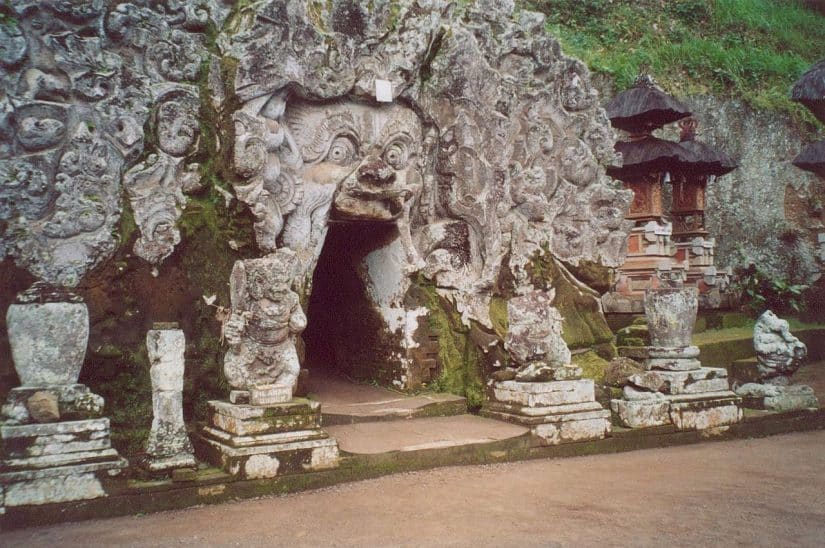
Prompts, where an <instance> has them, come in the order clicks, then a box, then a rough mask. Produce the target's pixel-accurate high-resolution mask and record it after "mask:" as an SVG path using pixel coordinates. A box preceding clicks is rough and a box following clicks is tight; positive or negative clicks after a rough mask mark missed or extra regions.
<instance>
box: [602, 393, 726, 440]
mask: <svg viewBox="0 0 825 548" xmlns="http://www.w3.org/2000/svg"><path fill="white" fill-rule="evenodd" d="M740 404H741V398H739V397H738V396H736V394H734V393H733V392H730V391H727V390H726V391H719V392H711V393H705V394H694V395H676V396H661V397H660V398H653V399H645V400H620V399H616V400H611V402H610V408H611V410H612V411H613V413H614V414H615V415H616V417H617V418H618V421H619V423H620V424H621V425H622V426H625V427H627V428H649V427H651V426H663V425H667V424H673V425H674V426H676V428H678V429H679V430H707V429H710V428H719V427H723V426H729V425H731V424H736V423H737V422H740V421H741V420H742V409H741V407H740Z"/></svg>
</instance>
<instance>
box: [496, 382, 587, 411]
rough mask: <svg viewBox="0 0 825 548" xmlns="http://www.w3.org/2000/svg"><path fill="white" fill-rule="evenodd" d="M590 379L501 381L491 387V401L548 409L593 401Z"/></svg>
mask: <svg viewBox="0 0 825 548" xmlns="http://www.w3.org/2000/svg"><path fill="white" fill-rule="evenodd" d="M595 397H596V396H595V388H594V385H593V380H592V379H579V380H572V381H551V382H518V381H503V382H497V383H495V384H494V385H493V400H494V401H497V402H500V403H509V404H515V405H520V406H525V407H548V406H554V405H566V404H576V403H588V402H592V401H594V400H595Z"/></svg>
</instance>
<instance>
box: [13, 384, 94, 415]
mask: <svg viewBox="0 0 825 548" xmlns="http://www.w3.org/2000/svg"><path fill="white" fill-rule="evenodd" d="M44 395H49V396H51V397H52V398H53V399H54V400H56V403H57V410H56V411H57V412H56V413H54V415H55V416H54V417H53V419H52V420H60V421H64V422H67V421H78V420H84V419H93V418H97V417H100V415H101V413H102V411H103V398H101V397H100V396H98V395H97V394H94V393H92V392H91V391H90V390H89V387H88V386H86V385H83V384H60V385H53V386H42V387H22V386H21V387H17V388H12V389H11V390H10V391H9V394H8V396H7V398H6V404H5V405H4V406H3V410H2V411H3V416H4V418H5V423H6V424H31V423H37V422H51V420H49V421H43V420H39V417H38V416H37V413H36V412H34V413H33V411H34V410H33V409H31V402H32V399H33V398H37V397H38V396H44Z"/></svg>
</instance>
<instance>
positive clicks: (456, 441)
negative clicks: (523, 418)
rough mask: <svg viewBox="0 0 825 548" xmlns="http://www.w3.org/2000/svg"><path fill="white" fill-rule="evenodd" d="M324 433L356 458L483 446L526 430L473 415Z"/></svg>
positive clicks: (353, 426)
mask: <svg viewBox="0 0 825 548" xmlns="http://www.w3.org/2000/svg"><path fill="white" fill-rule="evenodd" d="M325 430H326V431H327V432H328V433H329V434H330V435H331V436H334V437H335V438H336V439H337V440H338V443H339V445H340V447H341V450H342V451H346V452H347V453H353V454H359V455H375V454H381V453H394V452H399V453H404V452H410V451H418V450H425V449H441V448H447V447H460V446H468V445H476V444H487V443H494V442H499V441H502V440H507V439H512V438H517V437H520V436H523V435H524V434H526V433H527V432H528V431H529V430H528V429H527V428H526V427H524V426H521V425H516V424H511V423H506V422H501V421H498V420H492V419H488V418H483V417H479V416H475V415H454V416H448V417H424V418H418V419H413V420H407V421H382V422H363V423H354V424H342V425H336V426H328V427H326V428H325Z"/></svg>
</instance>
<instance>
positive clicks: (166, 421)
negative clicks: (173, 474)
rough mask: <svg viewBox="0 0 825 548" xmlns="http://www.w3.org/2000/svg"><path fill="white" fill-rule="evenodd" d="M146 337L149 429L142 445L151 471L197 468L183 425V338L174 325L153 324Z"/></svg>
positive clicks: (184, 345) (184, 343)
mask: <svg viewBox="0 0 825 548" xmlns="http://www.w3.org/2000/svg"><path fill="white" fill-rule="evenodd" d="M154 327H155V328H154V329H151V330H150V331H149V332H148V333H147V334H146V350H147V353H148V354H149V362H150V363H151V364H152V366H151V368H150V370H149V374H150V376H151V378H152V412H153V415H154V416H153V417H152V430H151V431H150V432H149V440H148V441H147V443H146V453H147V454H148V456H149V459H148V460H147V462H146V467H147V468H148V469H149V470H150V471H152V472H156V471H165V470H175V469H178V468H194V467H196V466H197V462H196V461H195V454H194V452H193V450H192V442H190V441H189V436H188V435H187V433H186V424H185V423H184V422H183V367H184V360H183V354H184V350H185V349H186V339H185V338H184V335H183V331H181V330H180V329H178V326H177V324H155V326H154Z"/></svg>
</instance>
